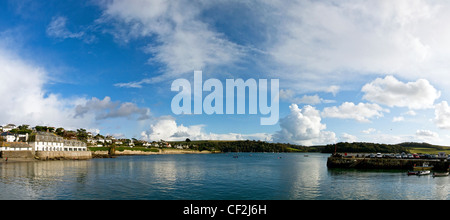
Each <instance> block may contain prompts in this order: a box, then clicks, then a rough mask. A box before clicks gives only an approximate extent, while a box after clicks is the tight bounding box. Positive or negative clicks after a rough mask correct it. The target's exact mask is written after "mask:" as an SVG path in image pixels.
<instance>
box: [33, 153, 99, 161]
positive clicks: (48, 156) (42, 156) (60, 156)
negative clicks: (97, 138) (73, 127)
mask: <svg viewBox="0 0 450 220" xmlns="http://www.w3.org/2000/svg"><path fill="white" fill-rule="evenodd" d="M35 158H36V159H38V160H89V159H92V152H91V151H36V157H35Z"/></svg>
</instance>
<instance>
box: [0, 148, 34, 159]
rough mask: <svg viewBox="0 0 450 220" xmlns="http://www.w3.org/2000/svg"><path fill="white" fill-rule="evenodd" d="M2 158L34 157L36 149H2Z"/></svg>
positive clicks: (0, 153)
mask: <svg viewBox="0 0 450 220" xmlns="http://www.w3.org/2000/svg"><path fill="white" fill-rule="evenodd" d="M0 155H1V158H30V159H32V158H34V151H30V150H23V151H1V152H0Z"/></svg>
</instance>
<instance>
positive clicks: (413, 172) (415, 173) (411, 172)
mask: <svg viewBox="0 0 450 220" xmlns="http://www.w3.org/2000/svg"><path fill="white" fill-rule="evenodd" d="M418 173H419V171H408V176H409V175H417V174H418Z"/></svg>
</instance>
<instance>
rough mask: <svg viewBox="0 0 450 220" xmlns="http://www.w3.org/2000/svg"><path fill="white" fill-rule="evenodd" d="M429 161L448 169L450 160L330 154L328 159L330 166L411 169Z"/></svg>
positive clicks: (439, 167)
mask: <svg viewBox="0 0 450 220" xmlns="http://www.w3.org/2000/svg"><path fill="white" fill-rule="evenodd" d="M423 163H428V164H429V165H430V166H433V170H447V169H448V168H449V165H450V162H449V161H447V159H412V158H402V159H398V158H367V157H356V156H347V157H344V156H334V155H332V156H330V157H328V160H327V167H328V168H353V169H397V170H411V169H413V167H414V166H421V165H422V164H423Z"/></svg>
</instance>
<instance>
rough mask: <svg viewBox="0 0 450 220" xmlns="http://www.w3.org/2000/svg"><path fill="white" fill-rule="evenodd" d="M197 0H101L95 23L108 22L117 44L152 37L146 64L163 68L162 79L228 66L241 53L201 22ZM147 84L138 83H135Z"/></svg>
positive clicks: (146, 48) (239, 48)
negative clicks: (100, 13)
mask: <svg viewBox="0 0 450 220" xmlns="http://www.w3.org/2000/svg"><path fill="white" fill-rule="evenodd" d="M204 5H205V4H204V3H202V2H198V1H184V0H183V1H160V0H157V1H154V0H148V1H133V2H132V3H130V1H128V0H115V1H104V4H103V5H102V7H103V8H104V10H103V16H102V18H101V19H99V20H98V21H100V22H102V23H109V22H112V23H113V24H114V28H112V30H110V32H111V33H112V34H113V35H114V36H115V38H116V39H117V40H118V41H121V42H128V41H129V40H132V39H140V38H149V39H150V38H152V39H155V40H156V42H157V43H152V44H148V45H147V46H146V47H145V52H147V53H148V54H151V58H150V59H149V62H158V63H161V64H163V65H164V66H165V73H164V74H165V76H166V77H171V76H179V75H180V74H185V73H188V72H192V71H193V70H197V69H204V68H205V67H207V66H222V65H231V64H233V63H234V62H236V61H238V60H239V58H240V57H241V55H242V53H243V50H242V48H241V46H239V45H238V44H236V43H233V42H231V41H229V40H227V39H226V37H224V35H223V34H221V33H219V32H216V31H215V30H214V29H213V28H211V27H210V26H209V25H208V24H207V23H205V22H203V21H201V19H199V18H200V16H201V15H200V14H201V12H202V11H201V8H203V7H204ZM143 83H147V82H145V81H142V83H140V84H139V86H140V85H142V84H143Z"/></svg>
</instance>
